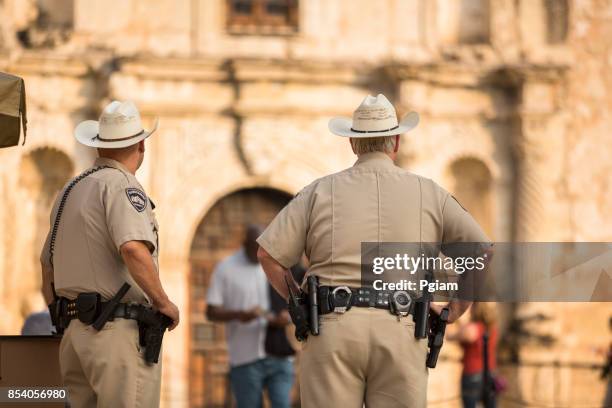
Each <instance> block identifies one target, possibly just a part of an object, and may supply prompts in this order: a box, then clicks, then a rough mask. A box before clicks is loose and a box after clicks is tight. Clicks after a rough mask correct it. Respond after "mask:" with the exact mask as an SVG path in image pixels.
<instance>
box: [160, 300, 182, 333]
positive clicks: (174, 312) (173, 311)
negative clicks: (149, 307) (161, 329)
mask: <svg viewBox="0 0 612 408" xmlns="http://www.w3.org/2000/svg"><path fill="white" fill-rule="evenodd" d="M157 310H158V311H159V312H160V313H163V314H165V315H166V316H168V317H169V318H171V319H172V322H173V323H172V326H170V327H169V328H168V330H173V329H174V328H175V327H176V326H178V324H179V320H180V317H179V309H178V307H176V305H175V304H174V303H172V302H171V301H170V300H168V301H167V302H165V303H164V304H162V305H161V306H159V307H158V309H157Z"/></svg>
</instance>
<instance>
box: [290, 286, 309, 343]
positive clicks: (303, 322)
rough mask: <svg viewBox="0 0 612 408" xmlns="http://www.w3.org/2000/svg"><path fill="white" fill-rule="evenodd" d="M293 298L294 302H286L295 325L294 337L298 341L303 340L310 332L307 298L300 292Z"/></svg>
mask: <svg viewBox="0 0 612 408" xmlns="http://www.w3.org/2000/svg"><path fill="white" fill-rule="evenodd" d="M294 299H295V301H294V302H289V303H288V305H287V308H288V310H289V316H291V321H292V322H293V324H294V325H295V338H296V339H298V340H299V341H304V340H306V338H307V337H308V333H309V332H310V325H309V324H308V321H309V310H308V304H307V298H306V296H305V294H304V293H303V292H302V293H300V294H299V295H298V296H296V297H295V298H294Z"/></svg>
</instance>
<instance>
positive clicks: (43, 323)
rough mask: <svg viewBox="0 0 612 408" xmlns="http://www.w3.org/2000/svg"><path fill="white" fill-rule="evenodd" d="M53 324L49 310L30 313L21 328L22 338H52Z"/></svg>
mask: <svg viewBox="0 0 612 408" xmlns="http://www.w3.org/2000/svg"><path fill="white" fill-rule="evenodd" d="M52 334H53V324H52V323H51V315H50V314H49V311H48V310H43V311H41V312H34V313H30V314H29V315H28V317H27V318H26V319H25V322H23V326H22V327H21V335H22V336H50V335H52Z"/></svg>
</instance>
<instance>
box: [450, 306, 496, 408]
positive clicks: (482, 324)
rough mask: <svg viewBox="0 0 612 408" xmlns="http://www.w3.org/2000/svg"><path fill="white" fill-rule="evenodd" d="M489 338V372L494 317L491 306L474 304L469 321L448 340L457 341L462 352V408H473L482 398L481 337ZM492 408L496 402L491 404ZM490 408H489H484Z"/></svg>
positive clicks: (493, 364) (493, 347) (493, 358)
mask: <svg viewBox="0 0 612 408" xmlns="http://www.w3.org/2000/svg"><path fill="white" fill-rule="evenodd" d="M485 333H488V335H489V350H488V351H489V370H490V371H491V372H494V371H495V369H496V363H497V361H496V356H495V350H496V349H497V315H496V311H495V306H494V304H488V303H474V304H473V305H472V309H471V319H470V322H469V323H467V324H462V325H460V326H459V328H458V330H457V331H456V332H455V333H454V334H450V335H449V336H448V339H449V340H456V341H458V342H459V343H460V344H461V348H462V349H463V359H462V363H463V372H462V375H461V398H462V400H463V407H464V408H475V407H476V406H477V404H478V402H479V401H481V400H482V397H483V370H484V360H483V336H484V334H485ZM493 407H495V400H493ZM487 408H489V407H487Z"/></svg>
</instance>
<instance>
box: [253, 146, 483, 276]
mask: <svg viewBox="0 0 612 408" xmlns="http://www.w3.org/2000/svg"><path fill="white" fill-rule="evenodd" d="M421 207H422V208H421ZM257 242H258V243H259V244H260V245H261V246H262V247H263V248H264V249H265V250H266V251H267V252H268V253H269V254H270V255H271V256H272V257H273V258H274V259H276V260H277V261H278V262H279V263H280V264H282V265H283V266H284V267H287V268H288V267H291V266H293V265H295V264H296V263H297V262H298V261H299V259H300V257H301V255H302V253H303V252H304V251H305V253H306V256H307V257H308V259H309V261H310V265H311V266H310V269H309V271H308V274H309V275H310V274H314V275H317V276H318V277H319V280H320V283H321V284H322V285H332V286H338V285H347V286H351V287H359V286H361V269H360V265H361V243H362V242H424V243H442V244H444V243H454V242H488V238H487V237H486V235H485V234H484V232H483V231H482V229H481V228H480V226H479V225H478V224H477V223H476V221H475V220H474V219H473V218H472V216H471V215H470V214H469V213H468V212H467V211H465V210H464V209H463V208H462V207H461V206H460V205H459V203H458V202H457V201H456V200H455V199H454V198H453V197H452V196H451V195H450V194H449V193H448V192H447V191H445V190H444V189H443V188H441V187H440V186H439V185H437V184H436V183H435V182H433V181H432V180H430V179H426V178H423V177H420V176H417V175H415V174H413V173H410V172H409V171H407V170H404V169H402V168H400V167H397V166H395V164H394V163H393V161H392V160H391V159H390V158H389V156H387V155H386V154H384V153H368V154H364V155H361V156H360V157H359V159H358V160H357V162H356V163H355V165H354V166H353V167H351V168H348V169H346V170H344V171H341V172H339V173H335V174H332V175H329V176H327V177H323V178H321V179H318V180H316V181H315V182H313V183H312V184H310V185H309V186H307V187H305V188H304V189H303V190H302V191H300V193H298V195H297V196H296V197H295V198H294V199H293V200H292V201H291V202H290V203H289V204H287V206H286V207H285V208H284V209H283V210H282V211H281V212H280V213H279V214H278V215H277V216H276V218H275V219H274V220H273V221H272V223H271V224H270V225H269V226H268V228H267V229H266V230H265V231H264V233H263V234H262V235H261V236H260V237H259V239H258V240H257Z"/></svg>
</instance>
